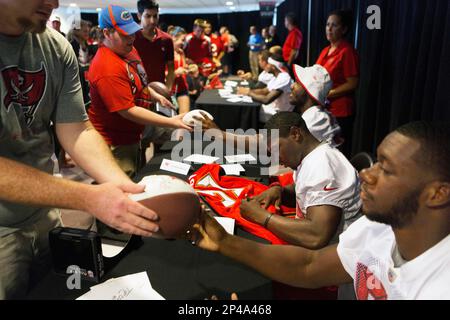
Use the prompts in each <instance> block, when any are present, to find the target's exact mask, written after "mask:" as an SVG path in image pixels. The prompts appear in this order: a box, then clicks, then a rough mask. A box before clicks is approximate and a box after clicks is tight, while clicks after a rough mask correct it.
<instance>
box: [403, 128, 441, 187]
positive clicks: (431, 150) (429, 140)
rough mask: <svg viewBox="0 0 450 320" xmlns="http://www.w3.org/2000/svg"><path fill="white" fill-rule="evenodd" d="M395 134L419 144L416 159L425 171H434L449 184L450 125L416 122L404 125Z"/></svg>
mask: <svg viewBox="0 0 450 320" xmlns="http://www.w3.org/2000/svg"><path fill="white" fill-rule="evenodd" d="M395 131H396V132H398V133H400V134H402V135H404V136H406V137H409V138H411V139H414V140H417V141H419V142H420V151H419V152H420V154H419V155H417V157H416V159H417V161H418V162H419V163H421V165H422V167H423V168H424V169H425V170H432V171H434V172H435V173H436V174H437V175H438V176H439V178H441V179H445V180H446V181H447V182H450V123H449V122H445V123H431V122H426V121H417V122H411V123H408V124H405V125H403V126H401V127H400V128H398V129H397V130H395Z"/></svg>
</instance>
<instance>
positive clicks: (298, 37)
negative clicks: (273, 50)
mask: <svg viewBox="0 0 450 320" xmlns="http://www.w3.org/2000/svg"><path fill="white" fill-rule="evenodd" d="M302 41H303V34H302V32H301V31H300V29H299V28H296V27H295V28H294V29H292V30H291V31H289V34H288V36H287V38H286V41H285V42H284V45H283V59H284V61H286V62H288V61H289V57H290V55H291V52H292V50H298V51H300V48H301V46H302Z"/></svg>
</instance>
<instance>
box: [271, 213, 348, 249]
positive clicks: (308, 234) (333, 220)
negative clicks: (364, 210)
mask: <svg viewBox="0 0 450 320" xmlns="http://www.w3.org/2000/svg"><path fill="white" fill-rule="evenodd" d="M341 215H342V210H341V209H339V208H337V207H333V206H314V207H310V208H308V214H307V218H305V219H303V220H299V219H289V218H286V217H281V216H278V215H274V216H272V218H271V219H270V221H269V224H268V226H267V229H269V230H270V231H272V232H273V233H274V234H276V235H277V236H278V237H280V238H282V239H284V240H286V241H287V242H289V243H291V244H293V245H298V246H302V247H304V248H308V249H311V250H317V249H321V248H323V247H325V246H326V245H327V244H328V243H329V242H330V240H331V239H332V238H333V236H334V234H335V233H336V230H337V227H338V226H339V222H340V219H341Z"/></svg>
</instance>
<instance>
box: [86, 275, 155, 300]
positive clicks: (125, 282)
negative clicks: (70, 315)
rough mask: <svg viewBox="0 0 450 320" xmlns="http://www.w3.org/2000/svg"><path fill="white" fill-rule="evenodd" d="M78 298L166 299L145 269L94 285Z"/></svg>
mask: <svg viewBox="0 0 450 320" xmlns="http://www.w3.org/2000/svg"><path fill="white" fill-rule="evenodd" d="M77 300H164V297H162V296H161V295H160V294H159V293H158V292H156V291H155V290H154V289H153V288H152V286H151V284H150V280H149V278H148V276H147V272H145V271H144V272H139V273H135V274H130V275H127V276H124V277H119V278H115V279H112V280H110V281H106V282H104V283H102V284H100V285H97V286H93V287H91V290H90V291H89V292H87V293H85V294H84V295H82V296H81V297H79V298H78V299H77Z"/></svg>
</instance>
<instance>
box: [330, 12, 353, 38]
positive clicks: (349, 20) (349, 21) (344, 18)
mask: <svg viewBox="0 0 450 320" xmlns="http://www.w3.org/2000/svg"><path fill="white" fill-rule="evenodd" d="M331 16H338V17H339V20H340V22H341V25H342V26H343V27H345V28H347V32H346V33H345V35H347V34H348V33H349V32H350V30H351V29H352V27H353V13H352V11H351V10H347V9H340V10H334V11H331V12H330V13H329V14H328V18H329V17H331Z"/></svg>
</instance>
